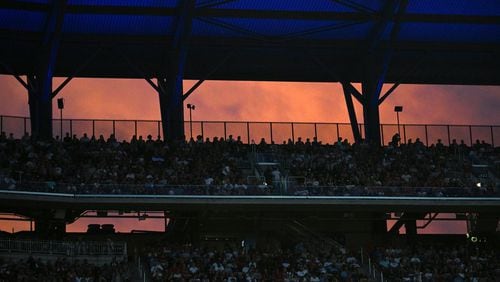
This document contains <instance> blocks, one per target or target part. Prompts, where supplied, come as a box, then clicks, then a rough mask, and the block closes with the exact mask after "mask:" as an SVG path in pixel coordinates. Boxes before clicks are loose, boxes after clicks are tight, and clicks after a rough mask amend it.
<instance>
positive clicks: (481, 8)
mask: <svg viewBox="0 0 500 282" xmlns="http://www.w3.org/2000/svg"><path fill="white" fill-rule="evenodd" d="M406 12H407V13H417V14H424V13H425V14H440V15H452V14H458V15H478V16H498V15H500V1H498V0H418V1H408V6H407V8H406Z"/></svg>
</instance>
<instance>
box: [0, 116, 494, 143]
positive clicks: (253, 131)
mask: <svg viewBox="0 0 500 282" xmlns="http://www.w3.org/2000/svg"><path fill="white" fill-rule="evenodd" d="M9 120H10V121H12V120H21V121H23V125H22V126H19V125H18V126H8V125H9ZM29 120H30V118H29V117H23V116H12V115H0V131H8V132H9V133H10V132H16V134H17V135H22V134H24V133H29V132H30V130H29ZM53 123H54V134H55V135H58V134H59V132H60V129H61V128H60V127H61V126H62V127H63V129H64V132H67V133H69V134H70V135H71V136H72V135H73V133H74V132H79V133H80V134H83V132H85V130H83V131H82V130H77V127H78V126H77V125H78V123H88V124H87V127H86V130H87V133H88V135H89V136H99V135H109V134H115V135H116V134H117V133H120V132H124V131H127V132H128V133H127V134H126V135H128V136H126V139H129V138H130V137H132V135H136V136H137V135H140V134H138V133H140V132H145V131H144V130H141V126H143V125H144V124H149V125H154V129H153V128H149V129H147V130H146V132H145V133H144V134H143V135H144V136H145V135H148V134H150V135H152V136H155V137H157V136H161V135H162V132H161V121H160V120H144V119H68V118H66V119H62V120H61V119H53ZM99 123H108V125H109V126H111V128H109V129H108V130H104V131H103V130H98V129H99V128H98V125H99ZM119 123H128V129H129V130H124V129H123V128H121V130H119V128H117V127H118V125H119ZM185 125H186V127H188V126H189V125H196V126H195V127H193V128H194V129H195V130H194V131H195V132H194V134H193V135H194V136H196V135H201V136H203V137H204V138H205V137H216V136H217V137H222V138H224V139H227V138H228V137H229V135H233V136H238V135H239V136H242V141H243V142H245V143H247V144H251V140H255V141H256V142H257V141H258V140H260V139H261V138H265V139H266V140H267V142H269V143H270V142H271V141H275V142H276V141H277V142H278V143H279V142H281V141H286V140H288V139H291V140H292V141H296V140H297V139H298V137H303V138H304V139H305V138H311V139H312V138H317V139H318V140H319V141H323V143H326V142H335V141H336V140H337V139H338V138H339V137H343V138H348V139H352V132H350V131H347V132H348V133H347V135H345V136H342V135H343V134H346V133H345V132H343V133H341V132H340V129H339V127H343V128H344V129H346V130H347V129H348V128H350V123H342V122H334V123H329V122H284V121H273V122H264V121H191V122H190V121H185ZM214 125H215V126H216V127H217V128H213V126H214ZM232 125H234V126H239V127H241V128H240V130H239V131H238V130H235V129H234V128H233V129H232V130H230V129H231V128H230V127H231V126H232ZM252 125H255V126H258V128H253V126H252ZM273 125H276V126H273ZM278 125H279V126H278ZM283 126H285V127H286V128H288V129H286V128H283ZM300 126H302V127H304V126H308V128H307V130H305V131H304V128H302V129H303V130H302V134H300V133H301V130H299V129H300V128H298V127H300ZM324 126H331V127H332V128H330V129H325V128H322V127H324ZM397 126H398V125H397V124H393V123H387V124H381V125H380V131H381V136H382V142H383V143H384V144H387V143H388V142H389V141H390V140H391V139H390V138H391V137H392V135H393V134H395V133H396V132H397V130H395V129H394V128H393V127H397ZM7 127H8V128H7ZM80 127H81V125H80ZM359 127H360V129H361V128H363V127H364V124H359ZM399 127H400V128H402V131H401V135H402V136H401V141H402V142H403V143H406V142H407V141H408V139H410V138H415V136H414V134H413V135H412V134H410V133H411V132H410V131H411V130H420V131H422V130H423V132H420V136H419V137H420V138H421V139H422V140H423V141H424V142H425V144H426V145H429V144H430V143H433V141H435V140H437V139H442V140H443V142H444V143H448V144H450V143H451V141H452V140H453V139H457V140H461V139H463V140H465V142H466V143H468V144H469V145H472V144H473V142H474V140H476V139H478V140H487V141H488V142H489V143H490V144H492V145H493V146H495V141H497V142H496V143H497V144H498V140H495V139H498V138H500V125H485V124H475V125H473V124H469V125H464V124H462V125H461V124H421V123H412V124H410V123H406V124H400V125H399ZM333 128H336V130H334V129H333ZM434 129H442V130H441V131H443V132H438V133H436V132H432V130H434ZM455 130H459V131H463V132H461V133H460V132H453V131H455ZM478 130H479V131H482V132H476V131H478ZM485 130H487V131H488V132H486V131H485ZM130 132H133V134H130ZM305 132H307V133H305ZM325 132H326V133H325ZM278 136H281V138H282V139H280V138H277V137H278ZM325 136H328V139H325ZM333 137H336V138H333ZM119 139H125V138H119ZM327 140H328V141H327ZM304 141H305V140H304Z"/></svg>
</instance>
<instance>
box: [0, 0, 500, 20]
mask: <svg viewBox="0 0 500 282" xmlns="http://www.w3.org/2000/svg"><path fill="white" fill-rule="evenodd" d="M0 8H3V9H16V10H24V11H40V12H45V11H48V10H49V9H50V6H49V5H48V4H43V3H32V2H20V1H13V0H4V1H2V3H1V4H0ZM66 13H67V14H105V15H110V14H113V15H144V16H175V15H176V14H177V13H178V9H177V8H162V7H134V6H109V5H93V6H91V5H68V7H67V11H66ZM194 17H220V18H226V17H231V18H250V19H284V20H339V21H366V20H379V19H380V17H381V15H380V13H362V12H329V11H277V10H255V9H216V8H199V9H196V10H195V13H194ZM394 20H401V21H402V22H428V23H450V24H457V23H463V24H495V25H500V16H481V15H459V14H454V15H443V14H416V13H406V14H404V15H401V16H399V17H395V18H394Z"/></svg>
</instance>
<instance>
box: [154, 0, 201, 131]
mask: <svg viewBox="0 0 500 282" xmlns="http://www.w3.org/2000/svg"><path fill="white" fill-rule="evenodd" d="M195 2H196V1H194V0H189V1H181V2H180V7H179V14H178V17H177V23H176V30H175V34H174V36H173V38H172V42H173V43H172V49H171V52H169V54H168V56H167V57H168V61H167V62H166V66H168V67H167V71H166V75H165V77H160V78H158V92H159V93H158V94H159V98H160V113H161V119H162V129H163V138H164V139H165V140H182V139H184V138H185V136H184V107H183V93H184V92H183V86H182V83H183V78H184V69H185V64H186V57H187V48H188V39H189V35H190V34H191V24H192V17H193V11H194V6H195Z"/></svg>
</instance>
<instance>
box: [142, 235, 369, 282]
mask: <svg viewBox="0 0 500 282" xmlns="http://www.w3.org/2000/svg"><path fill="white" fill-rule="evenodd" d="M147 259H148V263H149V268H150V275H151V277H152V280H153V281H228V282H237V281H238V282H239V281H313V282H320V281H353V282H354V281H368V280H366V274H364V272H363V271H362V270H361V266H360V262H359V258H356V257H355V256H353V255H351V254H349V253H348V252H346V251H345V250H344V249H342V250H337V249H335V248H333V247H328V246H323V248H321V249H318V248H315V247H313V246H312V245H311V244H309V243H307V242H306V243H304V242H300V243H298V244H297V245H295V246H294V247H291V248H281V247H279V242H276V243H275V244H273V245H272V246H269V247H266V248H260V249H249V250H245V249H244V248H242V247H241V246H239V247H237V246H231V245H230V244H225V245H224V246H223V247H220V248H217V247H214V246H212V247H195V246H193V245H178V244H168V243H164V244H160V245H158V246H155V247H152V248H151V249H150V251H149V253H148V255H147Z"/></svg>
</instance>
